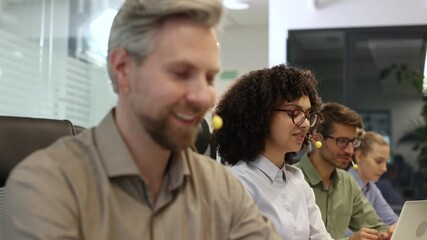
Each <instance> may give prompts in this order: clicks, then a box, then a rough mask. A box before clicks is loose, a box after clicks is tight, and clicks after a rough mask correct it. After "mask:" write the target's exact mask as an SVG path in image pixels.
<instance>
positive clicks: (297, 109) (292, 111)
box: [274, 108, 319, 127]
mask: <svg viewBox="0 0 427 240" xmlns="http://www.w3.org/2000/svg"><path fill="white" fill-rule="evenodd" d="M274 111H279V112H285V113H287V114H288V115H289V117H291V119H292V122H293V123H294V124H295V125H296V126H297V127H299V126H301V125H302V124H303V123H304V121H305V120H306V119H307V120H308V121H309V122H310V127H314V125H316V123H317V121H318V120H319V113H316V112H311V113H309V114H307V113H306V112H304V111H303V110H302V109H299V108H294V109H281V108H275V109H274ZM295 111H297V112H301V113H303V114H304V117H303V118H302V119H301V121H300V122H299V123H296V122H295V117H296V116H297V115H298V114H294V113H295ZM312 115H314V116H316V118H315V121H314V122H311V121H310V116H312Z"/></svg>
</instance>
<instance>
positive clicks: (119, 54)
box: [108, 48, 132, 89]
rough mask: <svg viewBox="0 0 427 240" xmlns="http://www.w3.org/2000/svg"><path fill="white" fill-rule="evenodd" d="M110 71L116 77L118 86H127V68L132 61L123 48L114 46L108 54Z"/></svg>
mask: <svg viewBox="0 0 427 240" xmlns="http://www.w3.org/2000/svg"><path fill="white" fill-rule="evenodd" d="M108 58H109V61H110V67H111V72H112V73H113V75H114V76H115V78H116V82H117V86H118V88H119V89H120V88H122V87H129V82H128V70H129V67H130V64H131V63H132V62H131V60H132V58H131V56H130V55H129V53H128V52H127V51H126V50H125V49H123V48H116V49H113V50H112V51H111V53H110V54H109V56H108Z"/></svg>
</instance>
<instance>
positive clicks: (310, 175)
mask: <svg viewBox="0 0 427 240" xmlns="http://www.w3.org/2000/svg"><path fill="white" fill-rule="evenodd" d="M300 167H301V169H302V170H303V172H304V174H305V176H306V178H307V179H308V181H309V184H310V186H315V185H317V184H320V183H322V178H321V177H320V175H319V173H317V170H316V169H315V168H314V166H313V164H312V163H311V160H310V158H309V157H308V154H307V153H306V154H304V156H303V157H302V158H301V160H300ZM339 180H340V177H339V175H338V174H337V170H336V169H335V170H334V171H333V172H332V184H333V185H336V184H337V183H338V182H339Z"/></svg>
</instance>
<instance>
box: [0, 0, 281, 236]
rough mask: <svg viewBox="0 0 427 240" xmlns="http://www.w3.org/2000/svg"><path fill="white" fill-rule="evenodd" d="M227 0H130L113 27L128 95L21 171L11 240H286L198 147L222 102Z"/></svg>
mask: <svg viewBox="0 0 427 240" xmlns="http://www.w3.org/2000/svg"><path fill="white" fill-rule="evenodd" d="M222 15H223V7H222V4H221V1H220V0H126V1H125V2H124V4H123V6H122V7H121V8H120V10H119V12H118V14H117V16H116V18H115V20H114V22H113V25H112V28H111V34H110V39H109V50H108V72H109V74H110V77H111V79H112V82H113V86H114V90H115V91H116V93H117V94H118V103H117V105H116V107H115V108H114V109H112V110H111V111H110V113H109V114H108V115H107V116H106V117H105V118H104V119H103V120H102V122H101V123H100V124H99V125H98V126H97V127H95V128H92V129H90V130H87V131H84V132H83V133H81V134H80V135H78V136H77V137H66V138H62V139H60V140H58V141H57V142H56V143H54V144H53V145H51V146H50V147H48V148H46V149H44V150H41V151H38V152H36V153H34V154H32V155H31V156H29V157H28V158H27V159H25V160H24V161H23V162H21V164H20V165H19V166H17V167H16V168H15V169H14V171H13V172H12V174H11V175H10V178H9V179H8V181H7V184H6V193H5V203H4V204H5V209H6V212H5V221H4V222H5V234H6V235H5V237H6V239H19V240H23V239H39V240H42V239H43V240H50V239H80V240H83V239H85V240H94V239H102V240H113V239H125V240H133V239H135V240H136V239H185V240H188V239H194V240H199V239H279V237H278V236H277V234H276V232H275V231H274V230H273V229H272V225H271V222H270V221H268V220H266V219H265V218H264V217H262V215H261V214H260V212H259V210H258V208H257V207H256V205H255V203H254V202H253V200H252V199H251V197H250V196H249V195H248V194H247V193H246V191H245V189H244V188H243V186H242V185H241V184H240V183H239V181H238V180H237V179H236V178H235V177H234V176H233V175H232V173H231V172H229V171H228V170H227V169H226V167H224V166H221V165H220V164H218V163H216V162H215V161H211V160H209V159H208V158H207V157H204V156H202V155H199V154H197V153H195V152H193V151H192V150H191V149H190V146H192V145H193V144H194V141H195V139H196V135H197V129H198V125H199V123H200V121H201V120H202V119H203V116H204V115H205V113H206V111H208V110H209V108H211V107H212V106H213V105H214V101H215V88H214V78H215V75H216V74H217V73H218V71H219V68H220V63H219V49H218V26H219V24H220V22H221V18H222Z"/></svg>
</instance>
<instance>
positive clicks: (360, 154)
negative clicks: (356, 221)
mask: <svg viewBox="0 0 427 240" xmlns="http://www.w3.org/2000/svg"><path fill="white" fill-rule="evenodd" d="M353 158H354V161H355V162H356V163H357V165H358V168H357V170H356V169H355V168H353V167H351V168H350V169H349V170H348V172H349V173H350V174H351V175H353V177H354V178H355V179H356V181H357V182H358V184H359V186H360V188H361V190H362V191H363V193H364V195H365V196H366V198H367V199H368V200H369V202H371V204H372V206H373V207H374V209H375V211H376V213H377V215H378V217H379V218H380V219H381V220H382V221H383V222H384V223H385V224H387V225H389V226H394V225H395V224H396V222H397V219H398V216H397V215H396V213H395V212H394V211H393V209H392V208H391V207H390V205H389V204H388V203H387V201H386V200H385V199H384V197H383V195H382V194H381V192H380V190H379V189H378V187H377V186H376V185H375V182H377V181H378V180H379V179H380V177H381V175H383V174H384V173H385V172H386V171H387V160H388V159H390V145H389V144H388V142H387V141H386V140H385V139H384V137H383V136H382V135H380V134H379V133H376V132H372V131H370V132H366V133H365V134H363V141H362V143H361V144H360V147H358V148H357V149H355V152H354V155H353Z"/></svg>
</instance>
